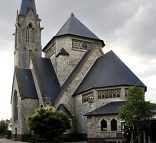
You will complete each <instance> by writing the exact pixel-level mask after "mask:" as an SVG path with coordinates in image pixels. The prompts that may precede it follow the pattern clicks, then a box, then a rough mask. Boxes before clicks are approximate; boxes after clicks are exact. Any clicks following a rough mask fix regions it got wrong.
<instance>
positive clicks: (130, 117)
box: [118, 86, 154, 142]
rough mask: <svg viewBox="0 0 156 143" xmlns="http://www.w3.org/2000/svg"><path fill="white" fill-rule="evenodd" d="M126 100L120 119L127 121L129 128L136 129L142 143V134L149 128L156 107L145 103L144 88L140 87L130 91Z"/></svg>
mask: <svg viewBox="0 0 156 143" xmlns="http://www.w3.org/2000/svg"><path fill="white" fill-rule="evenodd" d="M126 99H127V101H126V103H125V104H124V105H123V106H122V107H121V108H120V112H119V115H118V117H119V118H120V119H121V120H123V121H125V126H126V127H127V128H129V129H133V128H136V130H137V134H138V136H139V137H138V141H139V142H140V141H141V139H140V138H141V133H142V132H144V131H145V129H146V128H148V125H149V124H148V123H149V119H150V118H152V117H153V115H154V112H153V110H154V106H153V104H151V103H150V102H148V101H145V99H144V91H143V88H141V87H138V86H134V87H131V88H130V89H129V91H128V96H127V98H126Z"/></svg>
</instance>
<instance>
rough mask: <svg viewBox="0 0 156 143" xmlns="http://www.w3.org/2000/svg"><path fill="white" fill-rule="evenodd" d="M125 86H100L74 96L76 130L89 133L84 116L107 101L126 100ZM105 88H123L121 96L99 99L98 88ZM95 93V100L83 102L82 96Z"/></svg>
mask: <svg viewBox="0 0 156 143" xmlns="http://www.w3.org/2000/svg"><path fill="white" fill-rule="evenodd" d="M124 88H125V87H124V86H117V87H112V88H98V89H92V90H89V91H87V92H84V93H83V94H80V95H76V96H75V97H74V98H75V99H74V101H75V122H76V130H77V132H78V133H87V130H86V126H87V123H88V121H87V117H86V116H84V115H85V114H86V113H88V112H90V111H93V110H95V109H97V108H99V107H101V106H103V105H105V104H107V103H110V102H113V101H121V100H125V90H124ZM103 89H121V90H120V97H119V98H106V99H98V94H97V90H103ZM90 92H93V93H94V100H93V101H92V102H83V99H82V96H83V95H84V94H86V93H90Z"/></svg>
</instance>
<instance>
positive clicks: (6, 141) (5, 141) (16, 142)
mask: <svg viewBox="0 0 156 143" xmlns="http://www.w3.org/2000/svg"><path fill="white" fill-rule="evenodd" d="M0 143H26V142H20V141H12V140H7V139H0ZM66 143H67V142H66ZM70 143H87V142H70Z"/></svg>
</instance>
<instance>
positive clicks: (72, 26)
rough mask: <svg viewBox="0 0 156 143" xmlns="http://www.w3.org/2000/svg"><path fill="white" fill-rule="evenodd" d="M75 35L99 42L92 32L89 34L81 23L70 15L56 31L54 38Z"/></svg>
mask: <svg viewBox="0 0 156 143" xmlns="http://www.w3.org/2000/svg"><path fill="white" fill-rule="evenodd" d="M67 34H71V35H77V36H82V37H87V38H92V39H96V40H100V39H99V38H98V37H97V36H96V35H95V34H94V33H93V32H91V31H90V30H89V29H88V28H87V27H86V26H85V25H84V24H83V23H81V22H80V21H79V20H78V19H77V18H76V17H75V16H74V14H73V13H72V14H71V15H70V17H69V19H68V20H67V21H66V23H65V24H64V25H63V26H62V28H61V29H60V30H59V31H58V33H57V34H56V36H62V35H67Z"/></svg>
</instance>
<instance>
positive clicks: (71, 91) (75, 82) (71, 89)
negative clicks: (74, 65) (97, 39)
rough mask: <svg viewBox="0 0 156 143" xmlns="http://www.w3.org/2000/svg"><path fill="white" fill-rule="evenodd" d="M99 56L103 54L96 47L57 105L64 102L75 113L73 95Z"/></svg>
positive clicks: (60, 96) (61, 95)
mask: <svg viewBox="0 0 156 143" xmlns="http://www.w3.org/2000/svg"><path fill="white" fill-rule="evenodd" d="M99 56H101V52H100V51H99V49H96V48H95V49H93V50H92V51H91V52H90V55H89V56H88V57H87V59H86V60H85V61H84V63H82V64H83V66H82V67H81V69H79V72H78V73H77V74H76V75H75V77H74V79H72V80H71V81H70V84H69V85H68V87H66V89H65V90H64V92H63V93H61V94H60V95H59V98H58V100H57V102H56V107H57V106H59V105H60V104H61V103H64V104H66V107H67V108H68V110H69V111H70V112H71V114H72V115H74V110H75V109H74V100H73V97H72V95H73V94H74V92H75V90H76V89H77V87H78V86H79V84H80V83H81V81H82V80H83V79H84V77H85V75H86V74H87V73H88V71H89V69H90V68H91V67H92V65H93V63H94V62H95V60H96V59H97V58H98V57H99Z"/></svg>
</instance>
